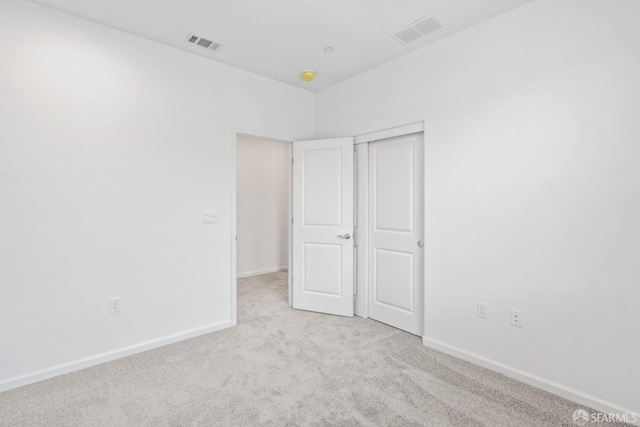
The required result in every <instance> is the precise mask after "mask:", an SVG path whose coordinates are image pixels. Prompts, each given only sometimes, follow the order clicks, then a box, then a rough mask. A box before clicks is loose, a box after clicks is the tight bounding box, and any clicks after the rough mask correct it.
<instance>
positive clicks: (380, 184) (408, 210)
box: [369, 133, 424, 336]
mask: <svg viewBox="0 0 640 427" xmlns="http://www.w3.org/2000/svg"><path fill="white" fill-rule="evenodd" d="M423 138H424V137H423V133H415V134H412V135H404V136H398V137H394V138H389V139H385V140H382V141H377V142H372V143H370V144H369V317H371V318H372V319H375V320H378V321H380V322H383V323H386V324H388V325H391V326H394V327H396V328H398V329H402V330H405V331H407V332H410V333H412V334H416V335H420V336H421V335H422V331H423V324H424V321H423V307H424V302H423V294H424V285H423V276H424V262H423V249H422V246H423V243H422V240H423V218H424V207H423V206H424V204H423V197H424V196H423V186H424V184H423V183H424V159H423V152H424V146H423Z"/></svg>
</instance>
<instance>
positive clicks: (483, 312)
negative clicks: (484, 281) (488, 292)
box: [477, 302, 489, 319]
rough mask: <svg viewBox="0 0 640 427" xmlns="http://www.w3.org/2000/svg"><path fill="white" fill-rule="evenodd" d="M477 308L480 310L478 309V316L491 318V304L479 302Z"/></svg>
mask: <svg viewBox="0 0 640 427" xmlns="http://www.w3.org/2000/svg"><path fill="white" fill-rule="evenodd" d="M477 310H478V311H477V314H478V317H480V318H482V319H487V318H489V304H487V303H484V302H479V303H478V307H477Z"/></svg>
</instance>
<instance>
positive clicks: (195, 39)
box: [186, 34, 222, 52]
mask: <svg viewBox="0 0 640 427" xmlns="http://www.w3.org/2000/svg"><path fill="white" fill-rule="evenodd" d="M186 42H187V43H189V44H192V45H196V46H200V47H203V48H205V49H209V50H212V51H214V52H217V51H219V50H220V49H221V48H222V44H221V43H218V42H214V41H211V40H207V39H203V38H202V37H200V36H196V35H195V34H189V35H188V36H187V38H186Z"/></svg>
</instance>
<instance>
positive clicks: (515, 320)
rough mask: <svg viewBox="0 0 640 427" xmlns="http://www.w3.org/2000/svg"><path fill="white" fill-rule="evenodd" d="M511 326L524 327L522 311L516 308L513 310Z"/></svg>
mask: <svg viewBox="0 0 640 427" xmlns="http://www.w3.org/2000/svg"><path fill="white" fill-rule="evenodd" d="M511 326H515V327H517V328H522V327H523V326H524V317H523V314H522V311H520V310H515V309H512V310H511Z"/></svg>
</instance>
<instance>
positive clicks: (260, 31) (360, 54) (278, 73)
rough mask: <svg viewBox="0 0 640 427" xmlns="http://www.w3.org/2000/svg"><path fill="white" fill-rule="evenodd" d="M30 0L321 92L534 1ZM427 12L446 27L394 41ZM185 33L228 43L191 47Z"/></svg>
mask: <svg viewBox="0 0 640 427" xmlns="http://www.w3.org/2000/svg"><path fill="white" fill-rule="evenodd" d="M32 1H34V2H36V3H40V4H42V5H45V6H49V7H52V8H54V9H58V10H61V11H64V12H68V13H71V14H73V15H77V16H80V17H83V18H87V19H90V20H92V21H95V22H99V23H101V24H104V25H108V26H110V27H114V28H117V29H120V30H123V31H126V32H129V33H132V34H136V35H138V36H142V37H145V38H148V39H151V40H156V41H158V42H160V43H164V44H166V45H169V46H173V47H176V48H178V49H182V50H186V51H189V52H192V53H194V54H197V55H201V56H205V57H207V58H211V59H213V60H216V61H220V62H223V63H225V64H229V65H232V66H235V67H238V68H242V69H244V70H248V71H252V72H254V73H257V74H261V75H263V76H266V77H271V78H273V79H276V80H279V81H281V82H284V83H288V84H291V85H294V86H298V87H301V88H304V89H307V90H310V91H313V92H316V91H319V90H322V89H324V88H326V87H328V86H331V85H333V84H335V83H337V82H339V81H341V80H344V79H346V78H348V77H351V76H353V75H355V74H358V73H361V72H363V71H365V70H368V69H370V68H372V67H375V66H377V65H380V64H382V63H384V62H387V61H389V60H391V59H394V58H397V57H398V56H401V55H404V54H406V53H407V52H410V51H412V50H415V49H416V48H419V47H422V46H424V45H426V44H429V43H432V42H434V41H436V40H438V39H441V38H443V37H446V36H448V35H451V34H453V33H455V32H458V31H461V30H463V29H465V28H468V27H470V26H472V25H474V24H477V23H479V22H481V21H484V20H486V19H489V18H491V17H493V16H495V15H498V14H500V13H503V12H506V11H508V10H510V9H513V8H516V7H518V6H521V5H523V4H525V3H528V2H529V1H531V0H32ZM429 15H436V16H437V17H439V18H440V19H441V20H442V21H444V23H445V25H446V26H445V28H444V29H442V30H439V31H438V32H436V33H433V34H431V35H428V36H424V37H422V38H421V39H418V40H417V41H415V42H413V43H411V44H409V45H406V46H403V45H401V44H400V43H399V42H397V41H395V40H393V39H392V38H391V37H390V34H392V33H395V32H396V31H398V30H400V29H402V28H404V27H405V26H407V25H409V24H411V23H413V22H415V21H417V20H419V19H420V18H423V17H426V16H429ZM188 33H194V34H197V35H199V36H201V37H204V38H207V39H210V40H214V41H217V42H220V43H222V44H223V45H224V46H223V48H222V49H221V50H220V51H218V52H210V51H208V50H206V49H203V48H200V47H196V46H192V45H189V44H187V43H186V42H185V38H186V36H187V34H188ZM327 46H332V47H333V48H334V49H335V52H334V53H332V54H329V55H328V54H325V53H324V52H323V49H324V48H325V47H327ZM305 69H312V70H315V71H316V73H317V77H316V79H315V80H314V81H312V82H310V83H306V82H304V81H303V80H302V79H301V77H300V73H301V72H302V71H303V70H305Z"/></svg>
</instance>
